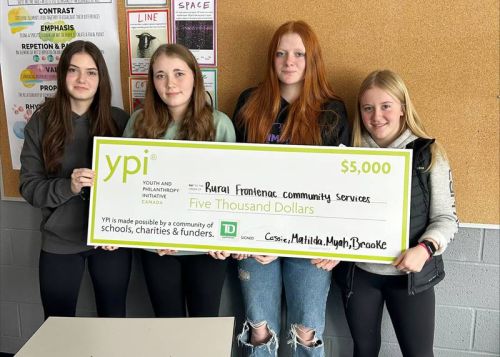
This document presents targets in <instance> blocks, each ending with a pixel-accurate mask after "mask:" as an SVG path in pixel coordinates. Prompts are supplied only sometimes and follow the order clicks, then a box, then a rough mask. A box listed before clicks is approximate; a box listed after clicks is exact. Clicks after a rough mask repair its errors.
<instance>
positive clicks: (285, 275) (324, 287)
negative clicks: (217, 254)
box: [238, 257, 331, 357]
mask: <svg viewBox="0 0 500 357" xmlns="http://www.w3.org/2000/svg"><path fill="white" fill-rule="evenodd" d="M238 275H239V279H240V283H241V289H242V293H243V300H244V303H245V313H246V319H247V321H246V322H245V324H244V326H243V331H242V332H241V334H240V335H238V343H239V344H240V345H241V346H243V350H244V351H245V353H246V355H247V356H249V357H261V356H277V351H278V345H279V341H278V336H279V334H280V327H281V326H280V325H281V291H282V286H283V287H284V289H285V297H286V302H287V328H288V330H289V336H290V340H289V341H288V343H289V344H290V345H291V346H292V350H293V355H292V356H293V357H303V356H304V357H306V356H307V357H317V356H324V354H325V350H324V346H323V341H322V338H323V331H324V328H325V311H326V300H327V297H328V291H329V290H330V280H331V272H327V271H324V270H322V269H318V268H316V266H314V265H313V264H311V260H310V259H302V258H286V257H284V258H278V259H276V260H274V261H273V262H271V263H269V264H267V265H262V264H260V263H259V262H257V261H256V260H255V259H253V258H248V259H245V260H241V261H239V262H238ZM262 325H267V329H268V331H269V332H270V334H271V338H270V339H269V341H268V342H267V343H265V344H262V345H259V346H253V345H252V344H251V343H250V337H251V327H259V326H262ZM297 328H302V329H304V328H305V329H307V330H311V329H312V330H314V340H313V341H314V344H313V346H311V347H308V346H305V345H304V344H302V343H301V342H300V341H299V340H298V338H297V333H296V329H297Z"/></svg>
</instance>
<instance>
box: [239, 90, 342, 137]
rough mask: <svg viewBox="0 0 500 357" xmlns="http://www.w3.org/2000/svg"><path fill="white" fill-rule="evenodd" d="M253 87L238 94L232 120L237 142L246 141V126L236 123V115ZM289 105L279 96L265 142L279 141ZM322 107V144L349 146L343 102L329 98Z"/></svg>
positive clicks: (320, 122)
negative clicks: (278, 104)
mask: <svg viewBox="0 0 500 357" xmlns="http://www.w3.org/2000/svg"><path fill="white" fill-rule="evenodd" d="M254 89H255V88H249V89H246V90H244V91H243V92H242V93H241V94H240V97H239V98H238V102H237V104H236V109H235V110H234V114H233V122H234V127H235V131H236V141H237V142H239V143H246V142H248V141H247V137H246V128H245V127H243V126H241V125H240V124H239V123H238V118H237V116H238V113H239V112H240V110H241V108H242V107H243V105H245V103H246V102H247V101H248V99H249V98H250V95H251V94H252V92H253V91H254ZM289 105H290V104H289V103H288V102H287V101H286V100H285V99H283V98H281V102H280V110H279V113H278V116H277V117H276V119H275V121H274V124H273V126H272V128H271V132H270V133H269V135H268V137H267V140H266V144H278V143H280V142H279V136H280V134H281V129H282V128H283V125H284V124H285V121H286V119H287V117H288V108H289ZM322 109H323V110H324V114H323V115H320V117H319V118H318V120H319V125H320V128H321V139H322V145H324V146H338V145H340V144H344V145H346V146H350V133H349V125H348V121H347V112H346V109H345V105H344V103H343V102H342V101H340V100H337V99H331V100H329V101H328V102H326V103H325V104H324V105H323V108H322ZM280 144H286V143H280Z"/></svg>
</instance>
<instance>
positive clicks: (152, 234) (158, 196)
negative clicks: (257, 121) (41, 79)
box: [88, 137, 412, 263]
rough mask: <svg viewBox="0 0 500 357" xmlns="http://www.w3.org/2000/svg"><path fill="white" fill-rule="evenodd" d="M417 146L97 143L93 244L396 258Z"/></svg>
mask: <svg viewBox="0 0 500 357" xmlns="http://www.w3.org/2000/svg"><path fill="white" fill-rule="evenodd" d="M411 162H412V158H411V151H410V150H391V149H383V150H380V149H379V150H376V149H361V148H337V147H310V146H294V145H253V144H230V143H208V142H186V141H165V140H149V139H110V138H99V137H98V138H95V140H94V159H93V167H94V170H95V171H96V179H95V184H94V188H93V190H92V194H91V204H90V216H89V234H88V243H89V244H91V245H117V246H127V247H146V248H170V249H178V250H194V251H208V250H227V251H231V252H247V253H254V254H266V255H281V256H296V257H327V258H337V259H343V260H355V261H370V262H379V263H389V262H391V261H392V260H393V259H394V257H396V256H398V255H399V254H400V252H401V251H402V250H403V249H406V248H407V247H408V228H409V227H408V225H409V207H410V192H409V191H410V187H411V182H410V181H411Z"/></svg>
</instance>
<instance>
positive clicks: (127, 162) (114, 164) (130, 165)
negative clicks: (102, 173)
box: [104, 150, 156, 183]
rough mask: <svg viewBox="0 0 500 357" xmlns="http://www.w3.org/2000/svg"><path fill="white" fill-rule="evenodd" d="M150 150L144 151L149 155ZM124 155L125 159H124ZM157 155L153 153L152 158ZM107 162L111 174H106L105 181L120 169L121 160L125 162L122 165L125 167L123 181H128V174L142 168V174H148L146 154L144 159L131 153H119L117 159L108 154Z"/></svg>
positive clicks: (135, 172) (133, 173)
mask: <svg viewBox="0 0 500 357" xmlns="http://www.w3.org/2000/svg"><path fill="white" fill-rule="evenodd" d="M148 152H149V151H148V150H144V153H145V154H146V155H147V153H148ZM122 157H123V160H122ZM155 157H156V156H155V155H151V159H154V158H155ZM106 162H107V163H108V168H109V174H108V176H106V178H105V179H104V182H107V181H109V180H110V179H111V178H112V177H113V176H114V175H115V173H116V172H117V171H119V169H118V167H119V166H120V162H123V164H121V166H122V167H123V170H122V182H123V183H126V182H127V176H128V175H135V174H137V173H138V172H139V171H141V170H142V175H144V176H145V175H147V174H148V157H147V156H144V157H143V158H142V160H141V159H140V158H139V157H137V156H135V155H129V156H121V155H118V156H117V157H116V159H114V161H113V159H112V158H111V157H110V156H109V155H106Z"/></svg>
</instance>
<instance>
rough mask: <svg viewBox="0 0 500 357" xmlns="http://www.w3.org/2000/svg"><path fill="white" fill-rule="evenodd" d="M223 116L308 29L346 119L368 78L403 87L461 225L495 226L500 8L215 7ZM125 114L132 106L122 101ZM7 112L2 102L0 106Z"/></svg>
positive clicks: (7, 184) (406, 4)
mask: <svg viewBox="0 0 500 357" xmlns="http://www.w3.org/2000/svg"><path fill="white" fill-rule="evenodd" d="M118 3H119V5H118V11H119V26H120V42H121V73H122V74H123V77H122V88H123V93H124V99H125V98H126V97H125V95H126V93H128V68H127V46H126V29H125V8H124V5H123V1H118ZM217 19H218V69H219V78H218V81H219V83H218V87H219V88H218V91H219V93H218V96H219V109H220V110H222V111H224V112H226V113H227V114H229V115H230V116H231V115H232V112H233V110H234V106H235V104H236V100H237V98H238V95H239V93H240V92H241V91H242V90H244V89H245V88H247V87H250V86H255V85H256V84H257V83H258V82H259V81H260V80H261V79H262V75H263V71H264V64H265V61H266V58H265V56H266V52H267V45H268V43H269V40H270V39H271V36H272V34H273V32H274V30H275V29H276V28H277V26H279V25H280V24H281V23H283V22H285V21H288V20H294V19H296V20H298V19H302V20H305V21H307V22H308V23H309V24H311V26H312V27H313V28H314V30H315V31H316V33H317V35H318V37H319V39H320V43H321V46H322V50H323V55H324V58H325V61H326V65H327V69H328V75H329V80H330V82H331V84H332V85H333V87H334V89H335V90H336V92H337V94H338V95H339V96H341V97H342V98H343V99H344V100H345V102H346V105H347V108H348V111H349V114H350V116H351V117H352V113H353V110H354V106H355V97H356V92H357V90H358V88H359V84H360V83H361V81H362V80H363V79H364V77H365V76H366V75H367V74H368V73H369V72H371V71H372V70H375V69H380V68H388V69H392V70H394V71H396V72H398V73H399V74H400V75H401V76H402V77H403V79H405V81H406V83H407V85H408V87H409V88H410V93H411V95H412V99H413V100H414V102H415V106H416V108H417V110H418V112H419V114H420V116H421V117H422V118H423V120H424V123H425V126H426V128H427V130H428V131H429V132H430V133H431V134H432V135H433V136H435V137H436V138H437V139H438V140H439V141H440V142H441V143H442V144H443V145H444V147H445V149H446V151H447V153H448V156H449V159H450V162H451V166H452V169H453V176H454V181H455V182H454V188H455V193H456V200H457V211H458V215H459V218H460V220H461V222H464V223H481V224H495V225H498V224H499V223H500V222H499V210H500V207H499V196H500V193H499V60H500V58H499V51H498V48H499V1H498V0H482V1H475V0H442V1H439V2H435V1H431V0H423V1H418V2H414V1H399V0H371V1H352V0H329V1H321V2H314V5H312V3H311V2H307V1H302V0H288V1H284V0H261V1H259V2H258V6H256V2H247V1H240V0H235V1H227V0H219V1H218V14H217ZM124 104H125V109H128V101H127V100H126V99H125V100H124ZM2 106H3V102H2ZM0 130H1V131H0V137H1V145H0V149H1V153H2V171H3V185H4V187H3V192H4V195H5V196H10V197H12V196H17V195H18V193H17V186H18V178H17V175H18V173H17V172H15V171H13V170H12V169H11V166H10V157H9V155H10V154H9V152H8V143H7V134H6V128H5V111H4V110H1V111H0Z"/></svg>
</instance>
